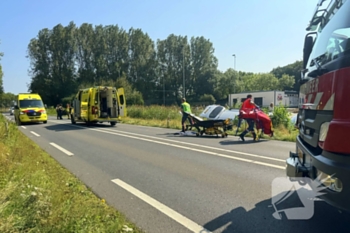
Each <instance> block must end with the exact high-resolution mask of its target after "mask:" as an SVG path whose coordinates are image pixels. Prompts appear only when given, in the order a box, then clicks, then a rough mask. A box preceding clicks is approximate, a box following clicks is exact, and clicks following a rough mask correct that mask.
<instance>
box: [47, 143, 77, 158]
mask: <svg viewBox="0 0 350 233" xmlns="http://www.w3.org/2000/svg"><path fill="white" fill-rule="evenodd" d="M50 145H51V146H54V147H56V148H57V149H59V150H60V151H62V152H63V153H65V154H66V155H68V156H73V155H74V154H73V153H72V152H70V151H68V150H66V149H64V148H62V147H60V146H59V145H57V144H56V143H53V142H50Z"/></svg>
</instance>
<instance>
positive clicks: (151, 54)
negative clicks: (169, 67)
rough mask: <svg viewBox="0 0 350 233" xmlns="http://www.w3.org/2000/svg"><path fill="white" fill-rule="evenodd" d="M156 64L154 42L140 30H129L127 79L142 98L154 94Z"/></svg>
mask: <svg viewBox="0 0 350 233" xmlns="http://www.w3.org/2000/svg"><path fill="white" fill-rule="evenodd" d="M156 69H157V63H156V52H155V48H154V42H153V41H152V39H151V38H150V37H149V36H148V35H147V33H146V34H145V33H143V32H142V30H141V29H133V28H131V29H130V30H129V69H128V71H129V72H128V79H129V81H130V82H131V83H132V84H133V86H134V87H135V88H136V89H137V90H138V91H140V92H141V93H142V94H143V96H144V97H146V98H150V97H152V96H153V95H154V94H155V92H154V91H155V90H156V82H157V79H158V78H157V72H156Z"/></svg>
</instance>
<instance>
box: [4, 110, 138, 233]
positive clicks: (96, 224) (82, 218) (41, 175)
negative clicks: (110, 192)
mask: <svg viewBox="0 0 350 233" xmlns="http://www.w3.org/2000/svg"><path fill="white" fill-rule="evenodd" d="M123 228H124V229H125V228H128V229H130V228H131V229H133V232H142V231H141V230H140V229H138V228H137V227H136V226H135V225H134V224H132V223H130V222H129V221H127V219H126V218H125V217H124V216H123V215H122V214H121V213H119V212H118V211H116V210H115V209H114V208H112V207H110V206H109V205H108V204H107V203H106V202H105V200H103V199H99V198H98V197H97V196H96V195H94V193H93V192H92V191H91V190H89V189H88V188H87V187H86V186H85V185H84V184H83V183H82V182H81V181H79V179H77V178H76V177H74V176H73V175H72V174H71V173H70V172H68V171H67V170H66V169H64V168H63V167H62V166H60V164H59V163H57V161H56V160H54V159H53V158H52V157H51V156H50V155H48V154H47V153H46V152H44V151H43V150H42V149H40V147H39V146H37V145H36V144H35V143H33V141H31V140H30V139H29V138H28V137H26V136H25V135H23V134H22V132H20V131H19V130H18V128H17V126H16V125H15V124H13V123H8V122H7V121H6V120H5V118H4V117H3V116H2V115H1V114H0V232H126V231H124V230H123Z"/></svg>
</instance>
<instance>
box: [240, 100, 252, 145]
mask: <svg viewBox="0 0 350 233" xmlns="http://www.w3.org/2000/svg"><path fill="white" fill-rule="evenodd" d="M255 108H256V104H255V103H254V101H253V99H252V95H251V94H249V95H247V99H246V100H245V101H244V102H243V104H242V107H241V108H240V112H241V111H245V112H250V111H252V110H254V109H255ZM245 120H246V121H247V123H248V128H247V129H246V130H244V131H243V132H242V133H241V134H240V135H239V137H240V138H241V139H242V141H243V142H244V141H245V140H244V136H245V135H246V134H247V133H249V132H251V133H252V135H253V138H254V141H255V139H256V133H255V131H254V119H250V118H245Z"/></svg>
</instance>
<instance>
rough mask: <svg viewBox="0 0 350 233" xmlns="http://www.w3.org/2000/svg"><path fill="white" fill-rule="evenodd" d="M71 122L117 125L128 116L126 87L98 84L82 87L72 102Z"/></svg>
mask: <svg viewBox="0 0 350 233" xmlns="http://www.w3.org/2000/svg"><path fill="white" fill-rule="evenodd" d="M72 107H73V109H72V111H71V122H72V124H76V122H85V123H87V124H90V123H102V122H109V123H110V124H111V125H112V126H114V125H116V123H117V120H119V119H120V117H122V116H126V101H125V95H124V88H119V89H116V88H115V87H105V86H96V87H90V88H85V89H80V90H79V92H78V93H77V95H76V96H75V98H74V100H73V102H72Z"/></svg>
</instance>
